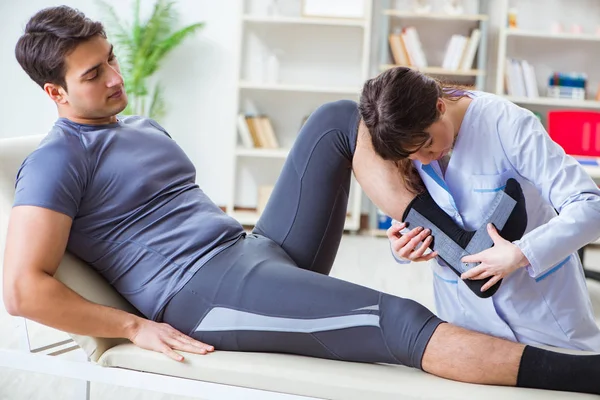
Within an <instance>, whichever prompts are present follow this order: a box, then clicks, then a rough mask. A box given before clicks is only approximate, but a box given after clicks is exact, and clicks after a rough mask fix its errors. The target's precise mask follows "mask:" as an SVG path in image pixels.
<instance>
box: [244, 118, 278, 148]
mask: <svg viewBox="0 0 600 400" xmlns="http://www.w3.org/2000/svg"><path fill="white" fill-rule="evenodd" d="M237 128H238V133H239V135H240V140H241V144H242V146H243V147H246V148H262V149H277V148H279V141H278V140H277V136H276V135H275V131H274V130H273V125H272V124H271V119H270V118H269V117H267V116H266V115H244V114H238V118H237Z"/></svg>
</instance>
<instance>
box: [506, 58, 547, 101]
mask: <svg viewBox="0 0 600 400" xmlns="http://www.w3.org/2000/svg"><path fill="white" fill-rule="evenodd" d="M504 77H505V86H506V93H507V94H508V95H509V96H515V97H528V98H536V97H539V91H538V86H537V77H536V74H535V68H534V67H533V65H531V64H530V63H528V62H527V61H526V60H517V59H514V58H507V59H506V71H505V74H504Z"/></svg>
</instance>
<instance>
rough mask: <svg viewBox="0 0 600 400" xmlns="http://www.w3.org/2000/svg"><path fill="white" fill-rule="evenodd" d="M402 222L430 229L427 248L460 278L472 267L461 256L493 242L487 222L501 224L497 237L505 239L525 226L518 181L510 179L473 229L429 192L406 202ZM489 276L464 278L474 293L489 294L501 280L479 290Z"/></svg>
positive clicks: (511, 238)
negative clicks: (430, 238) (454, 218)
mask: <svg viewBox="0 0 600 400" xmlns="http://www.w3.org/2000/svg"><path fill="white" fill-rule="evenodd" d="M505 195H508V196H505ZM403 221H404V222H406V223H407V226H412V227H417V226H422V227H424V228H429V229H430V230H431V232H432V237H433V241H432V242H431V244H430V245H429V247H430V248H431V249H432V250H434V251H437V252H438V255H439V257H440V258H441V259H442V260H444V261H445V262H446V264H448V266H450V268H451V269H452V270H453V271H454V273H456V274H457V275H458V276H459V277H460V275H461V274H462V272H465V271H466V270H468V269H471V268H473V267H474V266H475V264H472V265H464V264H463V263H462V262H460V259H461V258H462V257H464V256H466V255H469V254H476V253H479V252H480V251H483V250H485V249H488V248H490V247H491V246H492V245H493V242H492V240H491V238H490V237H489V235H488V234H487V223H489V222H491V223H493V224H494V225H496V226H497V227H500V230H499V234H500V236H502V237H503V238H504V239H506V240H508V241H514V240H517V239H520V238H521V237H522V236H523V233H524V232H525V228H526V226H527V213H526V210H525V197H524V196H523V191H522V190H521V186H520V185H519V183H518V182H517V181H516V180H515V179H512V178H511V179H509V180H508V181H507V182H506V186H505V187H504V190H503V191H502V192H499V193H498V194H497V195H496V198H495V202H494V204H493V206H492V208H491V210H490V214H489V215H488V216H487V217H486V219H485V221H486V222H485V223H484V224H483V225H482V226H481V227H480V228H479V229H477V230H476V231H466V230H464V229H462V228H461V227H460V226H458V225H457V224H456V222H454V220H452V218H450V216H449V215H448V214H446V213H445V212H444V210H442V209H441V208H440V207H439V206H438V205H437V204H436V202H435V201H434V200H433V198H432V197H431V195H430V194H429V193H428V192H424V193H421V194H419V195H418V196H417V197H416V198H415V199H414V200H413V201H412V202H411V203H410V204H409V205H408V207H407V208H406V210H405V212H404V215H403ZM436 234H437V238H436ZM490 279H491V277H489V278H486V279H480V280H471V279H467V280H465V281H464V282H465V284H466V285H467V286H468V287H469V288H470V289H471V291H473V293H475V294H476V295H477V296H479V297H490V296H492V295H493V294H494V293H496V291H497V290H498V288H499V287H500V284H501V283H502V281H499V282H497V283H496V284H495V285H494V286H492V287H491V288H489V289H487V290H486V291H485V292H482V291H481V287H482V286H483V285H484V284H485V283H486V282H487V281H489V280H490Z"/></svg>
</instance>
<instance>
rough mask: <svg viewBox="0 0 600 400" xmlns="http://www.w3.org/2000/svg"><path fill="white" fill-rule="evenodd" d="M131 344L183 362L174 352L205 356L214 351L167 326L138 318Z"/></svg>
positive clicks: (182, 358)
mask: <svg viewBox="0 0 600 400" xmlns="http://www.w3.org/2000/svg"><path fill="white" fill-rule="evenodd" d="M129 339H130V340H131V341H132V342H133V344H135V345H136V346H138V347H141V348H142V349H146V350H153V351H157V352H159V353H163V354H165V355H167V356H169V357H170V358H172V359H173V360H175V361H183V360H184V357H183V356H182V355H181V354H179V353H177V352H175V350H181V351H187V352H189V353H195V354H206V353H210V352H212V351H214V347H213V346H210V345H208V344H206V343H202V342H199V341H197V340H195V339H192V338H191V337H189V336H186V335H184V334H183V333H181V332H179V331H178V330H176V329H175V328H173V327H172V326H171V325H169V324H165V323H158V322H154V321H150V320H147V319H143V318H140V319H139V320H138V321H137V324H136V327H135V328H134V330H133V332H132V335H131V337H130V338H129Z"/></svg>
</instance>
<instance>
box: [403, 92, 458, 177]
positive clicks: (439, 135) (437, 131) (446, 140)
mask: <svg viewBox="0 0 600 400" xmlns="http://www.w3.org/2000/svg"><path fill="white" fill-rule="evenodd" d="M437 107H438V111H439V112H440V118H439V119H438V120H437V121H436V122H434V123H433V124H431V125H430V126H429V128H427V129H425V132H427V133H428V134H429V140H428V141H427V142H425V144H424V145H423V146H421V147H420V148H419V149H418V150H417V151H415V152H414V153H412V154H411V155H410V156H409V157H408V158H410V159H411V160H418V161H420V162H421V163H422V164H425V165H426V164H430V163H431V162H432V161H435V160H439V159H440V158H442V157H443V156H445V155H446V154H448V153H449V152H450V151H451V150H452V146H453V144H454V137H455V129H454V124H453V123H452V121H451V119H450V117H449V116H448V113H446V104H445V103H444V102H443V101H442V100H441V99H439V100H438V104H437Z"/></svg>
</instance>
